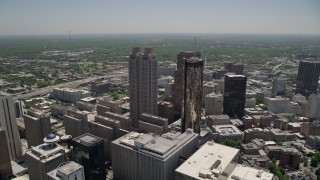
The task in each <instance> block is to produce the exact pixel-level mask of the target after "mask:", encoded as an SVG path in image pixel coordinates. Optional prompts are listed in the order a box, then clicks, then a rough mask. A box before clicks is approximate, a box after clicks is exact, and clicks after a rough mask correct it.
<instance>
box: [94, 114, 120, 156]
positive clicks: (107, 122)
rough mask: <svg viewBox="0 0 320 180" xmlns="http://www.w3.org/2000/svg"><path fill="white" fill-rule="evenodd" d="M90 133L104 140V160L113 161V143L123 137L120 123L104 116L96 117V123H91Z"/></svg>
mask: <svg viewBox="0 0 320 180" xmlns="http://www.w3.org/2000/svg"><path fill="white" fill-rule="evenodd" d="M88 125H89V133H90V134H92V135H95V136H97V137H99V138H101V139H103V145H104V158H105V160H106V161H110V160H111V142H112V141H113V140H115V139H117V138H118V137H120V135H121V132H120V131H121V130H120V122H119V121H117V120H114V119H110V118H106V117H103V116H95V118H94V121H90V122H89V123H88Z"/></svg>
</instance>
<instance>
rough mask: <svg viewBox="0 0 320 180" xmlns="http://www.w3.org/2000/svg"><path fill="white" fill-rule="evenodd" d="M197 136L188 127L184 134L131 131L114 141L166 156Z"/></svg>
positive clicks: (147, 152) (141, 150)
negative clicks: (155, 133) (160, 134)
mask: <svg viewBox="0 0 320 180" xmlns="http://www.w3.org/2000/svg"><path fill="white" fill-rule="evenodd" d="M196 136H198V135H197V134H195V133H193V131H192V130H191V129H187V131H186V132H185V133H183V134H181V133H180V132H176V131H171V132H168V133H166V134H163V135H162V136H159V135H154V134H144V133H137V132H130V133H128V134H127V135H125V136H122V137H120V138H119V139H116V140H114V141H113V143H115V144H119V145H122V146H126V147H128V148H133V149H135V150H139V151H140V152H143V153H146V154H149V155H151V156H158V157H159V158H166V157H167V155H169V154H171V153H170V151H172V150H173V149H175V148H179V147H180V145H183V144H184V143H185V142H186V141H188V140H190V139H192V138H194V137H196ZM159 155H160V156H159Z"/></svg>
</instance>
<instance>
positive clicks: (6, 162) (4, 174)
mask: <svg viewBox="0 0 320 180" xmlns="http://www.w3.org/2000/svg"><path fill="white" fill-rule="evenodd" d="M0 152H1V153H0V179H1V180H2V179H8V177H9V176H10V175H12V168H11V160H10V153H9V148H8V141H7V133H6V130H5V129H4V128H2V127H1V126H0Z"/></svg>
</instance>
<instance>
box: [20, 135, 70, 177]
mask: <svg viewBox="0 0 320 180" xmlns="http://www.w3.org/2000/svg"><path fill="white" fill-rule="evenodd" d="M59 139H60V138H59V136H56V135H54V134H49V135H48V136H47V137H46V138H45V139H44V143H43V144H40V145H38V146H35V147H33V148H31V149H30V151H27V152H26V154H25V157H26V161H27V166H28V172H29V178H30V179H37V180H47V173H48V172H49V171H52V170H53V169H55V168H57V167H58V166H59V165H60V164H61V163H64V162H66V161H67V155H66V149H65V148H64V147H62V146H60V145H58V144H57V143H56V142H58V141H59Z"/></svg>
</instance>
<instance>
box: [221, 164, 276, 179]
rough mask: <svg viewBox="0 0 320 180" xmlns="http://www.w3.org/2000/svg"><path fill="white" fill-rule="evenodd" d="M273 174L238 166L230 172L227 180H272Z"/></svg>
mask: <svg viewBox="0 0 320 180" xmlns="http://www.w3.org/2000/svg"><path fill="white" fill-rule="evenodd" d="M273 176H274V175H273V174H272V173H270V172H268V171H266V170H262V169H260V168H259V169H258V168H253V167H250V166H245V165H241V164H238V165H237V166H236V168H235V169H234V170H233V171H232V173H231V174H230V176H229V178H228V179H227V180H234V179H248V180H249V179H252V180H253V179H255V180H273Z"/></svg>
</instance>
